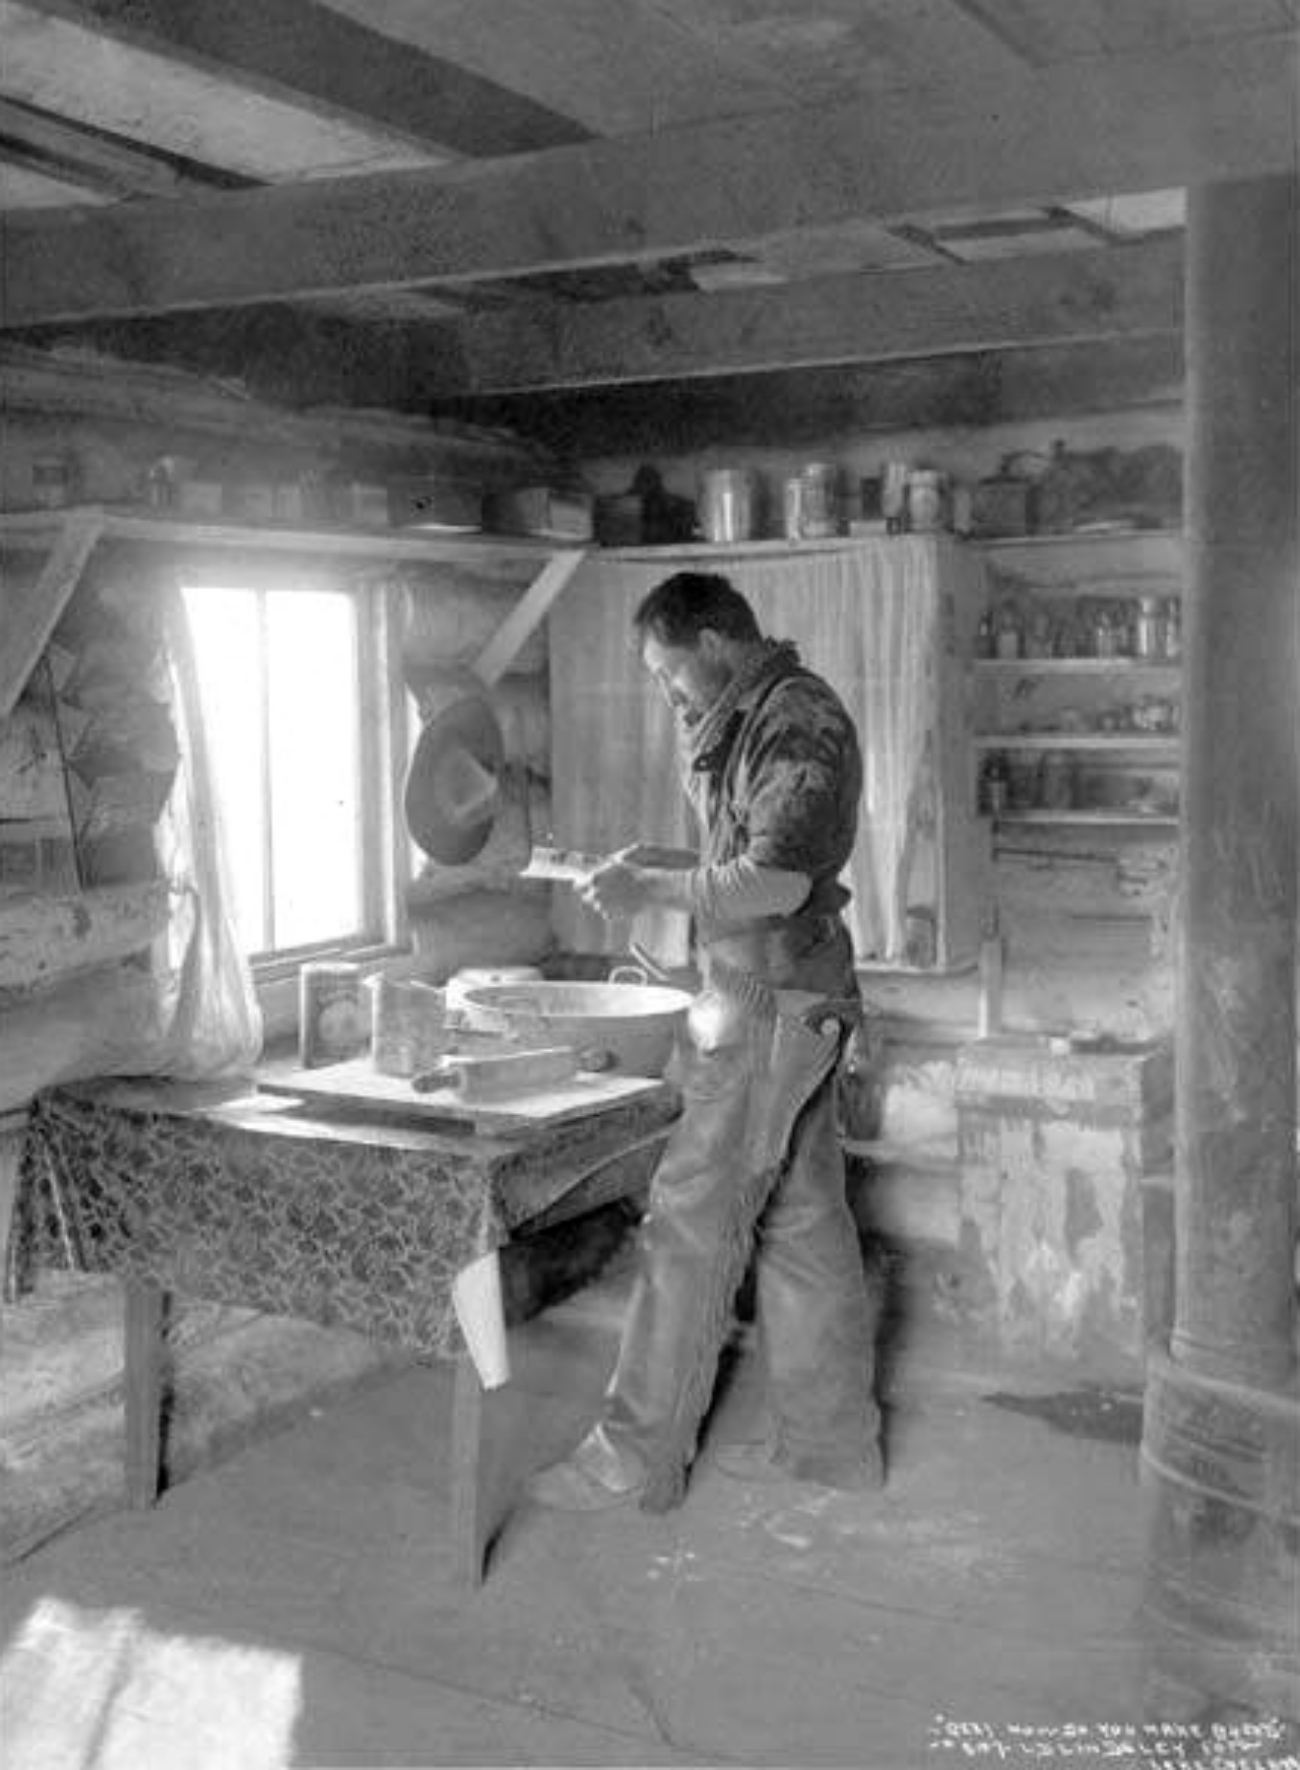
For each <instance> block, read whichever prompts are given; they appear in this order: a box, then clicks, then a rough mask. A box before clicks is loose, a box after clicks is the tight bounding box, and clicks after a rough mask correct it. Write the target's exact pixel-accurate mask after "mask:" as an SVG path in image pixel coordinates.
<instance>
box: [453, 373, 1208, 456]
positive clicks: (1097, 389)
mask: <svg viewBox="0 0 1300 1770" xmlns="http://www.w3.org/2000/svg"><path fill="white" fill-rule="evenodd" d="M1182 381H1183V362H1182V340H1181V339H1178V338H1131V339H1116V340H1114V341H1113V342H1111V343H1109V344H1106V345H1104V346H1102V347H1100V348H1098V347H1097V346H1095V345H1092V344H1070V345H1044V346H1040V347H1037V348H1029V349H1025V350H1009V351H998V352H990V353H984V354H972V355H969V356H949V357H938V358H925V359H924V360H922V361H909V362H891V363H874V364H873V363H851V364H848V365H843V364H841V365H837V366H836V367H834V368H813V369H794V370H789V371H783V370H774V371H773V372H771V373H769V374H764V375H720V376H718V377H716V378H715V379H712V380H689V381H660V382H654V383H650V384H648V385H642V386H618V387H600V388H583V389H577V388H574V389H568V390H560V391H555V392H549V393H521V394H513V395H504V396H498V397H495V398H488V399H477V400H459V401H448V402H446V403H445V404H444V405H443V406H442V407H440V408H435V410H441V411H443V412H444V414H445V415H447V416H456V417H460V418H465V419H469V420H471V421H472V422H474V423H479V424H490V425H494V426H504V427H506V428H508V429H510V430H512V431H514V432H515V433H516V434H519V435H527V436H529V437H530V438H531V439H532V440H533V441H534V442H535V443H536V444H537V445H538V446H540V447H546V448H550V449H552V450H554V451H555V452H556V453H557V454H558V455H560V456H561V457H563V458H565V459H569V460H581V461H595V460H601V459H607V460H618V461H627V462H629V463H634V462H637V461H656V460H660V461H661V460H663V459H665V458H666V457H672V456H682V457H685V456H691V455H695V454H701V453H704V452H706V451H718V450H729V449H737V448H747V449H748V448H753V449H769V448H781V449H801V448H809V449H815V450H817V451H818V458H819V459H824V458H825V451H826V450H827V449H832V450H834V449H835V448H836V445H837V441H841V442H842V444H843V446H844V447H845V448H848V447H850V446H857V445H858V444H860V443H861V440H862V438H863V437H864V436H865V435H880V436H889V435H891V434H892V435H894V436H897V434H898V433H899V432H900V431H907V430H927V429H942V428H946V427H948V426H954V425H957V426H977V427H980V428H988V427H990V426H994V425H998V424H1011V423H1019V422H1021V421H1023V420H1027V419H1036V418H1051V419H1053V420H1055V419H1059V418H1063V417H1066V416H1069V415H1072V414H1082V413H1090V412H1119V411H1124V410H1128V409H1144V408H1150V407H1160V408H1164V409H1168V408H1170V407H1171V406H1172V407H1177V406H1178V405H1179V403H1180V401H1181V399H1182ZM993 465H994V462H993V460H990V463H989V466H990V470H991V469H992V467H993ZM629 477H630V468H629ZM674 489H680V490H687V489H689V488H688V487H686V486H681V487H675V488H674Z"/></svg>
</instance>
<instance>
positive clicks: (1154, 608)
mask: <svg viewBox="0 0 1300 1770" xmlns="http://www.w3.org/2000/svg"><path fill="white" fill-rule="evenodd" d="M1133 651H1134V654H1135V655H1136V656H1137V657H1139V658H1163V657H1164V656H1165V655H1166V652H1165V613H1164V606H1163V604H1162V602H1161V599H1160V598H1159V597H1158V596H1142V597H1139V599H1138V605H1137V615H1136V617H1135V619H1134V622H1133Z"/></svg>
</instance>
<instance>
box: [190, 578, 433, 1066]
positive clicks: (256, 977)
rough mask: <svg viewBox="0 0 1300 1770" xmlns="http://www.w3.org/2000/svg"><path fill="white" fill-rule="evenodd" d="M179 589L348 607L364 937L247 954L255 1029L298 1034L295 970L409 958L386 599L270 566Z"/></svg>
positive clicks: (380, 590)
mask: <svg viewBox="0 0 1300 1770" xmlns="http://www.w3.org/2000/svg"><path fill="white" fill-rule="evenodd" d="M180 581H181V584H182V586H183V588H184V589H185V590H194V591H198V592H202V591H203V590H205V589H208V590H218V589H222V588H225V589H230V588H232V587H233V588H240V589H249V590H257V591H261V592H263V593H272V592H275V593H283V594H289V595H292V594H293V593H294V591H295V590H316V591H320V590H330V591H334V592H339V593H342V594H345V595H347V596H349V597H351V598H352V599H353V601H354V602H355V604H356V608H357V629H356V631H357V647H356V687H357V719H358V736H359V739H360V747H359V754H358V774H359V777H360V779H359V789H358V791H359V803H360V811H361V817H360V829H359V835H358V842H359V848H360V856H361V863H362V866H361V897H362V915H363V923H364V929H365V931H364V932H363V933H362V934H361V935H359V936H357V937H356V938H340V939H335V940H324V941H315V942H311V943H309V944H306V945H302V946H295V947H281V948H276V949H274V950H273V951H270V952H264V953H252V954H248V955H247V958H248V964H249V968H250V970H251V972H252V977H253V986H254V990H255V992H256V995H257V1000H258V1005H259V1007H260V1008H261V1010H262V1015H263V1022H264V1030H265V1032H266V1034H267V1035H268V1036H275V1035H276V1034H279V1033H285V1032H291V1031H292V1030H293V1029H294V1027H296V1025H297V1017H298V973H299V970H300V969H301V967H302V966H303V965H304V964H306V963H308V962H310V961H311V960H315V959H340V960H348V961H350V962H352V963H354V964H359V965H361V966H362V967H363V968H368V967H373V966H375V965H377V964H379V963H380V961H381V960H383V959H385V958H389V957H393V956H396V955H398V954H401V953H404V952H407V951H409V950H410V917H409V913H408V910H407V903H406V882H407V875H408V874H409V870H410V865H409V852H408V851H409V841H408V839H407V837H406V833H405V829H404V825H403V821H402V816H401V794H402V782H403V779H404V777H405V770H406V756H407V751H408V746H409V741H410V735H409V734H410V719H409V714H408V695H407V691H406V685H405V682H404V679H403V672H402V659H401V645H400V627H399V623H398V621H397V619H396V610H395V601H394V593H393V592H392V591H390V590H389V589H387V588H386V587H385V586H383V585H379V584H374V583H367V582H365V581H364V578H363V579H362V580H361V581H360V582H357V581H349V580H348V578H347V576H346V575H344V574H340V573H335V572H331V571H329V570H322V571H312V570H309V569H303V570H300V571H299V570H295V571H292V572H289V573H287V572H286V571H285V570H284V568H283V566H282V565H280V564H279V563H278V562H277V563H276V564H275V565H272V566H271V567H270V569H268V570H261V571H259V570H258V568H257V565H256V564H255V563H254V562H251V561H246V560H243V559H240V560H239V561H238V562H236V561H234V560H232V561H229V562H218V561H205V562H204V563H203V564H202V566H199V567H197V568H196V569H187V570H183V571H182V573H181V574H180Z"/></svg>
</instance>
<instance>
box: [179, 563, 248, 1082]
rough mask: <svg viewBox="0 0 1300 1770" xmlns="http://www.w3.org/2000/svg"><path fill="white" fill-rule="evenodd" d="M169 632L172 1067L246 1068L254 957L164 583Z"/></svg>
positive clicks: (183, 635) (187, 663)
mask: <svg viewBox="0 0 1300 1770" xmlns="http://www.w3.org/2000/svg"><path fill="white" fill-rule="evenodd" d="M163 620H164V633H165V636H166V646H167V667H168V674H169V676H170V686H171V702H172V717H173V718H174V720H175V722H176V735H177V739H178V741H179V745H180V764H179V766H178V768H177V771H176V779H175V781H174V783H173V786H172V790H171V794H170V796H169V798H168V801H167V805H166V807H165V808H164V810H163V814H162V816H161V818H160V819H159V823H158V828H157V842H158V850H159V858H160V860H161V862H162V865H163V869H164V872H165V874H166V876H167V878H168V879H169V880H170V881H171V883H172V885H173V887H174V889H175V890H176V892H177V894H178V897H179V898H180V899H181V900H183V904H184V908H183V910H182V912H181V913H180V914H179V915H178V916H176V917H175V918H173V922H172V928H171V931H170V936H169V939H168V946H169V953H168V959H169V961H170V962H169V964H168V965H167V967H166V973H165V974H166V975H167V976H169V977H170V978H171V979H172V980H173V988H174V992H175V993H174V1000H173V1002H172V1004H171V1007H172V1012H171V1013H170V1015H168V1016H166V1018H165V1023H166V1032H165V1035H164V1053H165V1055H164V1061H163V1064H162V1067H163V1069H164V1071H165V1073H166V1074H169V1075H176V1076H192V1077H193V1076H209V1075H216V1074H220V1073H223V1072H227V1071H237V1070H242V1069H246V1068H248V1067H249V1066H250V1065H251V1064H252V1063H253V1062H255V1061H256V1059H257V1057H258V1055H259V1054H260V1052H261V1048H262V1019H261V1012H260V1010H259V1008H258V1006H257V998H256V996H255V994H254V990H253V979H252V974H251V972H250V969H249V965H248V961H247V959H246V957H245V955H244V953H243V951H242V949H241V948H240V946H239V943H238V940H237V938H236V935H235V928H234V921H233V918H232V916H231V911H230V905H231V902H232V894H231V889H230V882H229V873H228V866H227V860H226V845H225V842H224V839H223V835H222V827H221V810H220V805H219V803H218V800H217V796H216V792H215V788H214V784H213V778H212V769H211V766H210V763H209V759H208V749H207V742H206V734H205V731H204V724H203V713H202V702H201V699H200V694H199V681H198V671H197V669H196V667H195V662H194V651H193V647H192V645H191V643H190V629H189V621H188V618H187V616H186V612H185V602H184V598H183V596H182V595H181V593H180V591H179V590H168V591H167V592H166V593H165V603H164V617H163Z"/></svg>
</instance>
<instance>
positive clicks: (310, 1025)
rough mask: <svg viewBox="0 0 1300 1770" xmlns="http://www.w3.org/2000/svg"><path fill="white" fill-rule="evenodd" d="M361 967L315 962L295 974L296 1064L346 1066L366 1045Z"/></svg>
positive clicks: (366, 1033) (365, 1018) (367, 1032)
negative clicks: (296, 1003) (296, 1001)
mask: <svg viewBox="0 0 1300 1770" xmlns="http://www.w3.org/2000/svg"><path fill="white" fill-rule="evenodd" d="M369 1031H370V1029H369V1027H368V1025H367V1016H366V1015H365V1013H364V1012H363V1010H362V1005H361V967H360V966H359V965H350V964H346V963H344V962H342V961H337V960H325V959H321V960H316V961H314V962H313V963H311V964H309V965H304V966H303V967H302V969H301V970H300V971H299V973H298V1062H299V1064H300V1065H301V1067H302V1068H303V1069H319V1068H321V1067H322V1066H323V1065H324V1064H327V1063H346V1061H347V1060H348V1058H349V1057H359V1056H360V1055H361V1053H362V1052H363V1051H364V1050H365V1049H366V1046H367V1044H368V1042H369Z"/></svg>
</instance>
